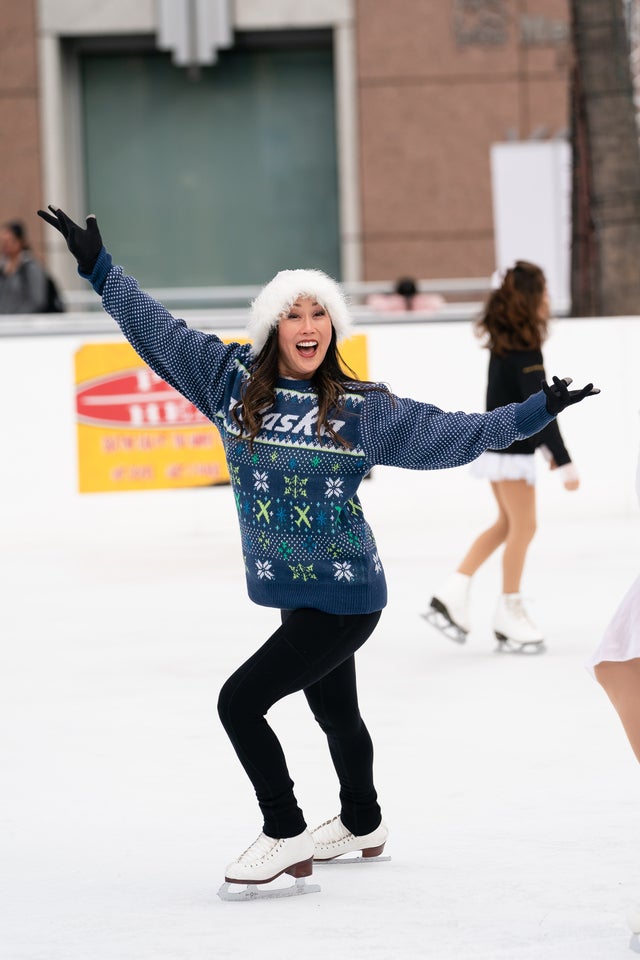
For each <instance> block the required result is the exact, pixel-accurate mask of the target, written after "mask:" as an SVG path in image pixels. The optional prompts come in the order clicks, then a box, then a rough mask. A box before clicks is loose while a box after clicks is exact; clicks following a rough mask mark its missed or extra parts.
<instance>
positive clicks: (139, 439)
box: [75, 334, 368, 493]
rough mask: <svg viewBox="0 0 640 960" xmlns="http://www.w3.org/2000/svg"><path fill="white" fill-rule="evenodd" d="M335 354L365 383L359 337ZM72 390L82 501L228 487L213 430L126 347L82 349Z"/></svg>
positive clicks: (361, 336)
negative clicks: (91, 496) (123, 493)
mask: <svg viewBox="0 0 640 960" xmlns="http://www.w3.org/2000/svg"><path fill="white" fill-rule="evenodd" d="M225 342H226V343H231V342H233V341H232V340H230V339H228V340H226V341H225ZM235 342H240V343H243V342H246V341H244V340H236V341H235ZM340 353H341V354H342V356H343V357H344V360H345V362H346V363H347V364H348V366H349V367H350V368H351V369H352V370H355V371H356V372H357V375H358V376H359V377H361V378H362V379H364V380H366V379H367V376H368V372H367V370H368V365H367V344H366V337H365V336H364V334H357V335H356V336H354V337H351V338H350V339H349V340H347V341H345V343H343V344H341V345H340ZM75 384H76V421H77V432H78V489H79V491H80V493H100V492H108V491H117V490H160V489H169V488H172V487H176V488H178V487H202V486H210V485H212V484H216V483H228V482H229V473H228V470H227V465H226V460H225V456H224V448H223V446H222V440H221V439H220V434H219V433H218V430H217V428H216V427H214V426H213V424H212V423H211V421H210V420H208V419H207V418H206V417H205V416H204V415H203V414H202V413H200V411H199V410H197V409H196V408H195V407H194V406H193V404H191V403H189V401H188V400H185V398H184V397H182V396H181V395H180V394H179V393H178V392H177V391H176V390H174V388H173V387H170V386H169V384H167V383H165V382H164V380H162V379H161V378H160V377H158V376H157V375H156V374H155V373H153V372H152V371H151V370H150V369H149V367H147V365H146V364H145V363H144V361H143V360H141V359H140V357H139V356H138V355H137V353H136V352H135V350H134V349H133V347H132V346H131V345H130V344H128V343H126V342H123V343H91V344H85V345H84V346H83V347H81V348H80V349H79V350H78V351H77V352H76V355H75Z"/></svg>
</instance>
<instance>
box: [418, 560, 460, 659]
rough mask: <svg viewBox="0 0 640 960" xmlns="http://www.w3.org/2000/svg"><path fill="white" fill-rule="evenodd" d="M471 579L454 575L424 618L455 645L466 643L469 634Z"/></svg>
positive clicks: (445, 583)
mask: <svg viewBox="0 0 640 960" xmlns="http://www.w3.org/2000/svg"><path fill="white" fill-rule="evenodd" d="M470 586H471V577H468V576H467V575H466V574H464V573H458V572H457V571H456V573H452V574H451V576H450V577H448V578H447V579H446V580H445V582H444V583H443V584H442V586H441V588H440V589H439V590H438V592H437V593H435V594H434V596H433V597H432V598H431V605H430V607H429V609H428V610H427V612H426V613H423V614H422V616H423V617H424V619H425V620H426V621H427V623H430V624H431V626H432V627H435V628H436V630H439V631H440V633H443V634H444V635H445V637H447V639H449V640H453V641H454V642H455V643H464V642H465V640H466V639H467V634H468V633H469V587H470Z"/></svg>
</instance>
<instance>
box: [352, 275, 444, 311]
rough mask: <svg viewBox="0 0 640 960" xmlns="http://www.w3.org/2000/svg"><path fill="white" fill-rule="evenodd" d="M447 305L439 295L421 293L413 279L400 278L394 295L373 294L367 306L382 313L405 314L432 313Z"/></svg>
mask: <svg viewBox="0 0 640 960" xmlns="http://www.w3.org/2000/svg"><path fill="white" fill-rule="evenodd" d="M444 304H445V299H444V297H442V296H440V294H439V293H420V291H419V290H418V285H417V283H416V281H415V280H414V279H413V277H400V279H399V280H397V281H396V284H395V286H394V288H393V293H372V294H370V295H369V296H368V297H367V306H368V307H373V309H374V310H379V311H380V312H381V313H404V312H406V311H409V310H411V311H415V312H420V313H432V312H435V311H436V310H439V309H440V307H443V306H444Z"/></svg>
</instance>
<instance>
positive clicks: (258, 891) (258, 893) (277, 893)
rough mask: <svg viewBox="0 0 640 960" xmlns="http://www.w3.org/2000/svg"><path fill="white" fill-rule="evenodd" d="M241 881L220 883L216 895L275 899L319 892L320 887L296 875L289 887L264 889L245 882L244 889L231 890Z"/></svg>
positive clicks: (233, 897)
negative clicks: (296, 877) (294, 880)
mask: <svg viewBox="0 0 640 960" xmlns="http://www.w3.org/2000/svg"><path fill="white" fill-rule="evenodd" d="M242 886H243V884H242V883H230V882H229V881H228V880H225V882H224V883H223V884H222V886H221V887H220V889H219V890H218V896H219V897H220V899H221V900H227V901H236V900H237V901H239V900H277V899H280V898H281V897H297V896H302V895H303V894H305V893H320V891H321V889H322V888H321V887H320V885H319V884H318V883H309V884H307V883H305V882H304V877H298V879H297V880H296V882H295V883H293V884H291V886H289V887H280V888H278V889H276V890H265V888H264V887H263V886H261V885H260V884H256V883H247V884H245V885H244V886H245V887H246V889H245V890H238V891H237V892H236V891H233V892H232V888H233V887H242Z"/></svg>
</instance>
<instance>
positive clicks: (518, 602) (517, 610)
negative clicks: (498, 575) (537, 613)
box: [507, 596, 535, 627]
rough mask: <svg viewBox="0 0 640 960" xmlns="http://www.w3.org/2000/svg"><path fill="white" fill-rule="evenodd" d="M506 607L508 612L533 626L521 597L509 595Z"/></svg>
mask: <svg viewBox="0 0 640 960" xmlns="http://www.w3.org/2000/svg"><path fill="white" fill-rule="evenodd" d="M507 607H508V609H509V612H510V613H512V614H513V615H514V616H516V617H517V618H518V619H519V620H522V621H523V622H524V623H526V624H528V626H530V627H534V626H535V625H534V623H533V620H532V619H531V617H530V616H529V614H528V612H527V609H526V607H525V605H524V601H523V599H522V597H520V596H518V597H509V598H508V600H507Z"/></svg>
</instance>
